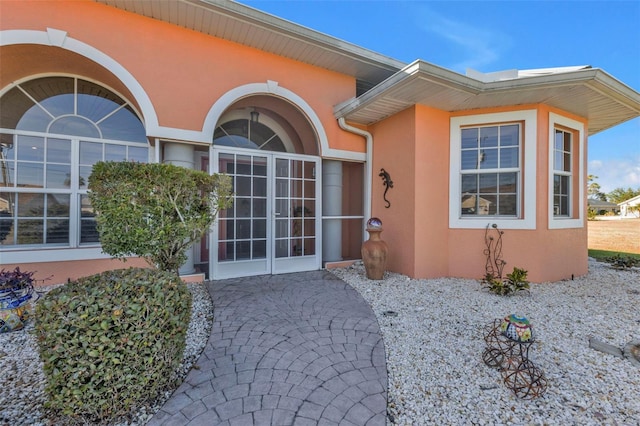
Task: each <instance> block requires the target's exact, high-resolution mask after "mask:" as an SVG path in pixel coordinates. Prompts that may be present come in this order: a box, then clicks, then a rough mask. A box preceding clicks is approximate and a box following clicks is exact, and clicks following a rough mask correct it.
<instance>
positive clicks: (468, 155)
mask: <svg viewBox="0 0 640 426" xmlns="http://www.w3.org/2000/svg"><path fill="white" fill-rule="evenodd" d="M461 158H462V165H461V167H462V170H475V169H477V168H478V151H476V150H473V151H462V156H461Z"/></svg>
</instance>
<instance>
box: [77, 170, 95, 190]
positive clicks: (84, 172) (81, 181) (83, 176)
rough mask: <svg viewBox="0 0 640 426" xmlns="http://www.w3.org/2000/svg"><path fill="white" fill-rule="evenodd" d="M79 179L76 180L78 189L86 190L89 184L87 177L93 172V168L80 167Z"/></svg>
mask: <svg viewBox="0 0 640 426" xmlns="http://www.w3.org/2000/svg"><path fill="white" fill-rule="evenodd" d="M79 170H80V177H79V178H78V185H79V186H80V188H86V187H87V185H88V184H89V175H91V172H92V171H93V166H80V167H79Z"/></svg>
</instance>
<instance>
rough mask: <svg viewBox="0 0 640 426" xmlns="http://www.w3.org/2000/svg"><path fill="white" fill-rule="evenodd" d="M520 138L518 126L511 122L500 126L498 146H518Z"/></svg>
mask: <svg viewBox="0 0 640 426" xmlns="http://www.w3.org/2000/svg"><path fill="white" fill-rule="evenodd" d="M519 139H520V126H519V125H517V124H511V125H508V126H500V146H518V144H519Z"/></svg>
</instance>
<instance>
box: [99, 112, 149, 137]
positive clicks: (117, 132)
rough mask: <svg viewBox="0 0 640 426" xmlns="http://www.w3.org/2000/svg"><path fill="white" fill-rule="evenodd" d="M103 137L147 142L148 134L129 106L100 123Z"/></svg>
mask: <svg viewBox="0 0 640 426" xmlns="http://www.w3.org/2000/svg"><path fill="white" fill-rule="evenodd" d="M98 126H99V127H100V131H101V132H102V137H103V138H105V139H116V140H121V141H131V142H146V140H147V136H146V132H145V130H144V127H143V126H142V123H141V122H140V120H139V119H138V117H137V116H136V115H135V114H134V113H133V112H132V111H131V110H130V109H129V108H127V107H125V108H121V109H119V110H118V111H116V113H115V114H113V115H110V116H109V117H107V118H106V119H105V120H104V121H101V122H99V123H98Z"/></svg>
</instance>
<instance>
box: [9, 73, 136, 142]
mask: <svg viewBox="0 0 640 426" xmlns="http://www.w3.org/2000/svg"><path fill="white" fill-rule="evenodd" d="M0 110H1V111H2V113H1V114H0V127H1V128H6V129H15V130H26V131H34V132H46V133H51V134H62V135H70V136H81V137H87V136H90V137H96V138H102V139H116V140H123V141H129V142H140V143H147V138H146V132H145V129H144V126H143V124H142V122H141V121H140V119H139V118H138V116H137V115H136V113H135V111H134V109H133V108H132V107H131V105H130V104H129V103H128V102H127V101H125V100H124V99H122V98H121V97H120V96H118V95H117V94H115V93H113V92H112V91H111V90H109V89H106V88H104V87H102V86H99V85H97V84H95V83H92V82H90V81H86V80H82V79H79V78H74V77H44V78H38V79H34V80H30V81H27V82H24V83H20V84H18V85H16V86H15V87H14V88H12V89H11V90H9V91H8V92H7V93H6V94H5V95H4V96H2V99H0Z"/></svg>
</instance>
